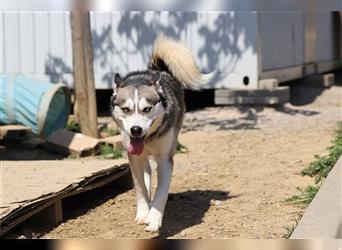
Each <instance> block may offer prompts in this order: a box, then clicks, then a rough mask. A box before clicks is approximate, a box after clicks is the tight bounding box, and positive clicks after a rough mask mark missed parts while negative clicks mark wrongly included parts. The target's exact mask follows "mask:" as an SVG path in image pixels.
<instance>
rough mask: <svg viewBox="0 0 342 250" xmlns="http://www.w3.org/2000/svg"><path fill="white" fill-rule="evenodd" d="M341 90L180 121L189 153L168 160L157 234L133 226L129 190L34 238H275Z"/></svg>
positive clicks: (322, 145) (329, 135)
mask: <svg viewBox="0 0 342 250" xmlns="http://www.w3.org/2000/svg"><path fill="white" fill-rule="evenodd" d="M341 89H342V88H341V87H337V86H336V87H333V88H331V89H328V90H326V91H324V92H322V93H321V92H317V91H316V92H317V93H316V94H314V97H313V98H311V99H312V100H311V99H310V98H309V99H310V100H306V101H305V100H293V103H296V106H294V105H291V104H286V105H285V106H282V107H257V106H256V107H255V106H253V107H221V108H219V107H215V108H206V109H204V110H200V111H195V112H189V113H187V114H186V119H185V122H184V126H183V131H182V133H181V134H180V136H179V140H180V142H181V143H182V144H184V145H186V147H187V148H188V149H189V152H188V153H186V154H177V155H176V157H175V167H174V173H173V179H172V183H171V190H170V196H169V200H168V203H167V208H166V212H165V217H164V222H163V228H162V230H161V232H160V234H157V233H155V234H151V233H148V232H145V231H144V228H145V226H143V225H136V224H135V223H134V216H135V209H136V207H135V196H134V191H133V190H128V191H127V192H119V193H115V191H113V192H112V193H111V191H110V190H109V191H108V190H107V191H106V192H107V193H106V194H99V193H98V194H97V195H99V197H100V198H99V199H100V200H101V202H99V201H98V199H97V197H94V195H92V197H88V198H87V199H88V200H87V202H85V203H87V204H85V205H84V206H85V208H81V209H79V210H80V211H81V212H77V211H74V213H73V215H71V216H70V217H69V218H68V220H67V221H65V222H64V223H63V224H61V225H60V226H58V227H56V228H54V229H52V230H51V231H48V232H46V233H45V234H43V235H39V236H37V237H41V238H158V237H160V238H236V237H241V238H281V237H282V235H283V234H284V233H285V229H284V227H285V226H289V225H291V224H293V223H294V220H295V219H296V217H297V216H298V214H299V213H300V212H301V208H299V207H296V206H292V205H288V204H284V203H283V200H284V199H285V198H287V197H289V196H292V195H293V194H296V193H297V192H298V190H297V187H299V188H303V187H306V186H307V185H309V184H312V183H313V180H312V178H309V177H303V176H301V175H300V174H299V172H300V171H301V170H302V169H303V168H304V167H305V166H307V165H308V164H309V163H310V162H311V161H313V160H314V155H315V154H322V153H324V152H325V149H326V147H328V146H329V145H330V141H331V140H332V139H333V135H334V129H335V128H336V122H337V121H338V120H341V108H340V106H341ZM296 91H306V90H304V89H302V90H300V89H298V90H296ZM296 94H298V93H297V92H296V93H293V96H296ZM313 100H314V102H312V101H313ZM305 102H308V103H305ZM154 177H155V176H154ZM155 183H156V180H155V178H154V188H155ZM81 202H82V200H80V201H79V202H78V204H76V205H75V204H74V206H75V209H76V207H82V206H83V203H81ZM93 203H95V204H96V205H94V204H93Z"/></svg>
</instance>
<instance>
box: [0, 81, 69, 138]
mask: <svg viewBox="0 0 342 250" xmlns="http://www.w3.org/2000/svg"><path fill="white" fill-rule="evenodd" d="M70 107H71V101H70V91H69V89H68V87H67V86H65V85H64V84H51V83H46V82H40V81H37V80H34V79H31V78H28V77H26V76H24V75H21V74H16V75H0V124H22V125H24V126H27V127H30V128H31V129H32V132H33V133H35V134H38V135H39V136H40V137H41V138H46V137H47V136H49V135H50V134H51V133H52V132H53V131H55V130H56V129H58V128H63V127H65V125H66V123H67V120H68V116H69V112H70Z"/></svg>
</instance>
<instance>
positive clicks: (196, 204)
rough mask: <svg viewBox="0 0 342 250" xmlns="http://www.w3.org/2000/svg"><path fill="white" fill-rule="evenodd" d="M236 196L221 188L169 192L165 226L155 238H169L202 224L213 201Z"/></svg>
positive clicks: (164, 220)
mask: <svg viewBox="0 0 342 250" xmlns="http://www.w3.org/2000/svg"><path fill="white" fill-rule="evenodd" d="M235 197H237V196H236V195H235V196H232V195H230V194H229V192H226V191H220V190H191V191H186V192H182V193H171V194H169V199H168V202H167V206H166V210H165V215H164V219H163V226H162V229H161V231H160V233H159V235H158V236H157V237H155V238H156V239H163V238H167V237H170V236H173V235H175V234H177V233H179V232H181V231H182V230H184V229H186V228H189V227H192V226H194V225H198V224H201V223H202V222H203V217H204V214H205V213H206V212H207V211H208V209H209V208H210V206H211V202H212V201H215V200H216V201H225V200H228V199H232V198H235Z"/></svg>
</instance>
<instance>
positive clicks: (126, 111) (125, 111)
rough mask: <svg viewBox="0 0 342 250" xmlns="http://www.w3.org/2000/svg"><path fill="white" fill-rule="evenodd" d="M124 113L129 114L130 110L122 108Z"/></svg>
mask: <svg viewBox="0 0 342 250" xmlns="http://www.w3.org/2000/svg"><path fill="white" fill-rule="evenodd" d="M121 109H122V111H123V112H124V113H128V112H129V111H130V110H129V108H121Z"/></svg>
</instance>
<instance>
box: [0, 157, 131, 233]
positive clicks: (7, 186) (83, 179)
mask: <svg viewBox="0 0 342 250" xmlns="http://www.w3.org/2000/svg"><path fill="white" fill-rule="evenodd" d="M0 168H1V172H0V175H1V176H0V181H1V183H0V188H1V193H0V195H1V199H0V202H1V204H0V235H3V234H4V233H6V232H7V231H8V230H10V229H11V228H13V227H14V226H16V225H17V224H19V223H21V222H23V221H25V220H26V219H28V218H30V217H31V216H33V215H34V214H36V213H38V212H39V211H41V210H42V209H44V208H47V207H49V206H51V205H53V206H54V209H55V216H56V217H57V218H56V221H57V222H58V221H60V220H61V213H60V211H59V210H60V209H58V208H59V206H60V200H61V199H62V198H65V197H68V196H72V195H75V194H78V193H82V192H85V191H87V190H90V189H94V188H97V187H100V186H103V185H105V184H107V183H109V182H110V181H113V180H115V179H116V178H119V177H120V176H123V175H124V174H127V173H128V172H129V165H128V163H127V160H124V159H120V160H97V159H93V160H83V159H82V160H63V161H1V162H0Z"/></svg>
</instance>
